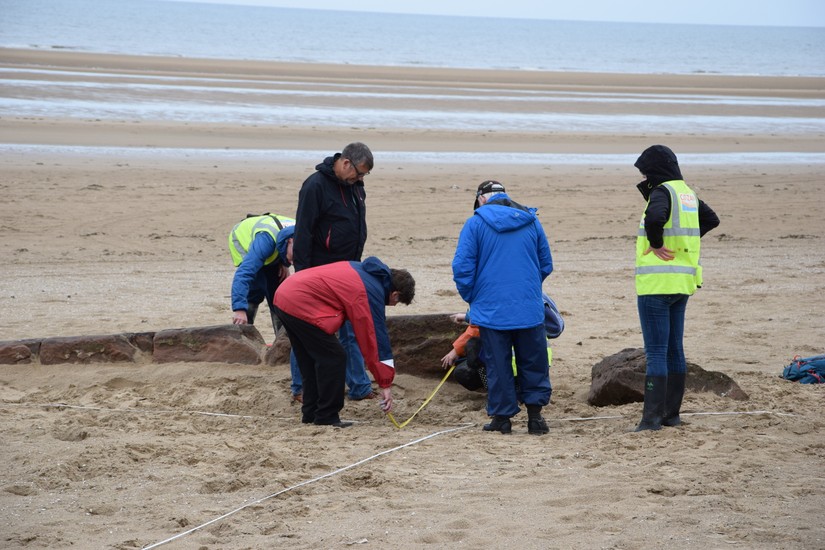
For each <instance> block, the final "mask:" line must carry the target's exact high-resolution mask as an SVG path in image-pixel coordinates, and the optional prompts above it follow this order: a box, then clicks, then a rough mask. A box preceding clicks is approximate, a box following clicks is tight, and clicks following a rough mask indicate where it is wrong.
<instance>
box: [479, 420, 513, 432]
mask: <svg viewBox="0 0 825 550" xmlns="http://www.w3.org/2000/svg"><path fill="white" fill-rule="evenodd" d="M484 431H485V432H501V433H503V434H508V433H510V432H512V431H513V425H512V424H511V423H510V417H509V416H494V417H493V420H492V422H490V423H489V424H485V425H484Z"/></svg>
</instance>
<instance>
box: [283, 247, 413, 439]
mask: <svg viewBox="0 0 825 550" xmlns="http://www.w3.org/2000/svg"><path fill="white" fill-rule="evenodd" d="M414 296H415V280H414V279H413V277H412V275H410V273H409V272H408V271H406V270H404V269H390V268H389V267H387V266H386V265H385V264H384V263H383V262H381V260H379V259H378V258H375V257H369V258H367V259H365V260H364V261H363V262H356V261H349V262H335V263H331V264H326V265H321V266H318V267H312V268H308V269H303V270H301V271H298V272H297V273H295V274H294V275H292V276H290V277H289V278H288V279H286V280H285V281H284V282H283V283H281V286H279V287H278V291H277V292H276V293H275V314H276V315H277V316H278V319H279V320H280V321H281V323H282V324H283V325H284V328H285V329H286V333H287V336H288V337H289V342H290V344H291V345H292V350H293V351H294V352H295V357H296V359H297V360H298V368H299V369H300V371H301V376H302V377H303V380H304V395H303V405H302V407H301V413H302V417H301V422H303V423H304V424H319V425H332V426H335V427H338V428H344V427H347V426H349V425H351V423H350V422H341V418H340V416H339V414H340V412H341V409H342V408H344V383H345V378H346V368H347V354H346V351H345V350H344V348H343V347H342V346H341V342H340V341H339V340H338V337H337V336H336V333H337V331H338V329H340V328H341V325H342V324H343V323H344V321H350V323H352V326H353V328H354V331H355V338H356V340H357V341H358V346H359V347H360V348H361V353H362V354H363V356H364V363H365V364H366V367H367V368H368V369H369V371H370V372H371V373H372V376H373V378H374V379H375V382H376V383H377V384H378V387H379V388H380V393H381V410H382V411H384V412H385V413H387V412H390V410H391V409H392V404H393V402H392V391H391V389H390V387H391V386H392V381H393V378H394V377H395V366H394V364H393V358H392V349H391V348H390V339H389V335H388V333H387V325H386V315H385V311H384V307H385V306H394V305H396V304H398V303H399V302H400V303H404V304H409V303H410V302H412V300H413V297H414Z"/></svg>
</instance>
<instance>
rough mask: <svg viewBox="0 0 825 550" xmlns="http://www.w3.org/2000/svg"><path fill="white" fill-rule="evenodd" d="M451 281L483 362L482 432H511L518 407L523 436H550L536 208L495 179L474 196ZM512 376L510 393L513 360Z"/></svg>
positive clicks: (544, 267)
mask: <svg viewBox="0 0 825 550" xmlns="http://www.w3.org/2000/svg"><path fill="white" fill-rule="evenodd" d="M452 268H453V280H454V281H455V284H456V288H457V289H458V292H459V294H460V295H461V297H462V298H463V299H464V301H465V302H467V303H468V304H469V306H470V308H469V313H468V314H469V316H470V318H471V319H472V320H473V323H474V324H476V325H478V326H479V328H480V330H479V332H480V338H481V349H482V360H483V361H484V363H485V364H486V365H487V414H488V415H489V416H491V417H492V421H491V422H490V423H489V424H485V425H484V430H485V431H497V432H501V433H503V434H507V433H510V432H511V431H512V423H511V420H510V419H511V417H513V416H515V415H516V414H517V413H518V412H519V411H520V408H519V402H521V403H524V404H525V405H526V407H527V417H528V418H527V431H528V433H530V434H533V435H542V434H546V433H548V431H549V430H548V427H547V422H546V421H545V420H544V418H543V417H542V415H541V410H542V407H544V406H546V405H548V404H549V403H550V393H551V391H552V387H551V385H550V367H549V363H548V359H547V343H546V332H545V327H544V305H543V302H542V282H543V281H544V279H545V278H547V276H548V275H550V273H551V272H552V271H553V258H552V256H551V254H550V245H549V244H548V242H547V237H546V236H545V234H544V229H543V228H542V226H541V223H540V222H539V220H538V218H537V217H536V209H535V208H527V207H525V206H522V205H520V204H518V203H516V202H514V201H513V200H511V199H510V197H509V196H508V195H507V193H506V192H505V189H504V186H503V185H502V184H501V183H499V182H497V181H492V180H489V181H485V182H482V183H481V185H479V186H478V191H477V192H476V202H475V212H474V213H473V215H472V216H471V217H470V218H469V219H468V220H467V221H466V222H465V224H464V227H463V228H462V229H461V233H460V235H459V237H458V246H457V247H456V252H455V257H454V258H453V263H452ZM513 353H514V354H515V360H516V366H517V371H518V382H519V384H518V389H517V388H516V384H515V380H514V375H513V368H512V357H513V355H512V354H513Z"/></svg>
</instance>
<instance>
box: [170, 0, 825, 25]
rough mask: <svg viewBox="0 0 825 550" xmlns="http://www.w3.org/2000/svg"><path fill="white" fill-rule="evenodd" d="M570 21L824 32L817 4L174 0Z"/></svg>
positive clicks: (822, 8)
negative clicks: (770, 27) (771, 27)
mask: <svg viewBox="0 0 825 550" xmlns="http://www.w3.org/2000/svg"><path fill="white" fill-rule="evenodd" d="M175 1H182V2H209V3H215V4H242V5H251V6H274V7H282V8H307V9H330V10H346V11H375V12H388V13H417V14H433V15H468V16H483V17H516V18H525V19H562V20H573V21H611V22H613V21H615V22H635V23H693V24H708V25H757V26H761V25H776V26H783V27H784V26H791V27H797V26H810V27H825V1H823V0H412V1H406V2H399V1H397V0H396V1H393V0H347V2H341V1H340V0H175Z"/></svg>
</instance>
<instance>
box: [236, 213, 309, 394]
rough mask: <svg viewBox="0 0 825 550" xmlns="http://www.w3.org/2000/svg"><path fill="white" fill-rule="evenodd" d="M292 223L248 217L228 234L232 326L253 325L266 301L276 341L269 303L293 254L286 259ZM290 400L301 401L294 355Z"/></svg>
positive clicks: (272, 217)
mask: <svg viewBox="0 0 825 550" xmlns="http://www.w3.org/2000/svg"><path fill="white" fill-rule="evenodd" d="M294 224H295V220H293V219H292V218H288V217H286V216H280V215H276V214H268V213H267V214H262V215H260V216H253V215H250V216H247V217H246V218H245V219H244V220H241V221H240V222H238V223H237V224H236V225H235V227H233V228H232V231H231V232H230V233H229V239H228V241H229V253H230V254H231V256H232V262H233V263H234V264H235V267H236V269H235V275H234V276H233V277H232V293H231V297H232V324H235V325H246V324H250V325H254V324H255V317H256V315H257V312H258V308H259V307H260V305H261V303H262V302H263V301H264V300H266V302H267V305H268V306H269V315H270V317H271V318H272V329H273V330H274V332H275V336H276V337H277V335H278V333H279V332H280V329H281V322H280V321H279V320H278V318H277V317H276V316H275V310H274V309H273V305H272V300H273V297H274V296H275V290H276V289H277V288H278V285H280V284H281V282H282V281H284V280H285V279H286V278H287V277H289V266H290V264H291V262H292V252H291V251H290V253H289V257H287V246H286V245H287V242H289V241H291V239H292V235H293V233H294V232H295V225H294ZM289 366H290V373H291V375H292V385H291V388H290V389H291V391H292V399H294V400H295V401H298V402H300V401H301V394H302V386H301V372H300V371H299V370H298V363H297V361H296V360H295V355H294V354H290V357H289Z"/></svg>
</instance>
